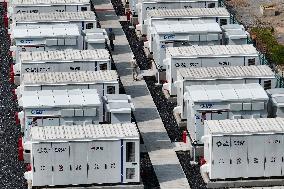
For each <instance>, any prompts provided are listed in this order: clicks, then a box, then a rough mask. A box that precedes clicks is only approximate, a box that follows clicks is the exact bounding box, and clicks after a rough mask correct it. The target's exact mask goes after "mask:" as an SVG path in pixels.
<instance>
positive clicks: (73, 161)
mask: <svg viewBox="0 0 284 189" xmlns="http://www.w3.org/2000/svg"><path fill="white" fill-rule="evenodd" d="M87 145H88V143H86V142H78V141H76V142H70V143H69V146H70V170H71V177H70V180H72V184H87V176H88V175H87V172H88V170H87V157H88V151H87V148H88V146H87Z"/></svg>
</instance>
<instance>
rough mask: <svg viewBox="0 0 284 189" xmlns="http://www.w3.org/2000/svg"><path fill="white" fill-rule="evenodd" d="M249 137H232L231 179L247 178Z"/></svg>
mask: <svg viewBox="0 0 284 189" xmlns="http://www.w3.org/2000/svg"><path fill="white" fill-rule="evenodd" d="M247 150H248V141H247V136H245V135H244V136H231V154H230V156H231V163H232V164H231V171H230V178H240V177H247V167H248V161H247V159H248V156H247Z"/></svg>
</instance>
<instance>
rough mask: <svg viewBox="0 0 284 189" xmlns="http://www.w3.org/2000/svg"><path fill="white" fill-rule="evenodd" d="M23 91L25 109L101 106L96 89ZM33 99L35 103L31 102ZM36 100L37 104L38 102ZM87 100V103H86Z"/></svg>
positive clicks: (22, 100) (22, 99) (22, 98)
mask: <svg viewBox="0 0 284 189" xmlns="http://www.w3.org/2000/svg"><path fill="white" fill-rule="evenodd" d="M32 92H33V94H31V93H30V91H23V92H22V97H21V99H20V100H21V102H22V104H23V107H24V108H36V107H66V106H98V105H100V104H101V101H100V97H99V95H98V93H97V90H96V89H72V90H44V91H32ZM32 99H33V102H32V101H31V100H32ZM36 99H38V100H37V102H36ZM85 99H86V100H87V101H85Z"/></svg>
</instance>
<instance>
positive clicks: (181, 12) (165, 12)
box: [142, 7, 230, 35]
mask: <svg viewBox="0 0 284 189" xmlns="http://www.w3.org/2000/svg"><path fill="white" fill-rule="evenodd" d="M193 19H202V20H214V21H217V23H219V25H220V26H222V25H226V24H229V23H230V13H229V12H228V11H227V9H226V8H223V7H220V8H211V9H208V8H191V9H154V10H150V11H148V13H147V20H145V21H144V25H143V26H142V34H146V35H148V34H150V33H151V32H150V31H151V28H152V27H153V25H155V24H157V23H159V24H161V23H165V22H167V21H171V22H172V21H189V20H193Z"/></svg>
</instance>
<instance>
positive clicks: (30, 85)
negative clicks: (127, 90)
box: [16, 70, 119, 98]
mask: <svg viewBox="0 0 284 189" xmlns="http://www.w3.org/2000/svg"><path fill="white" fill-rule="evenodd" d="M71 89H96V90H97V92H98V94H99V96H101V97H102V96H105V95H107V94H119V80H118V75H117V72H116V71H115V70H104V71H78V72H45V73H25V74H23V80H22V83H21V85H20V86H19V87H18V88H17V90H16V93H17V96H18V98H20V97H21V96H22V93H23V91H39V90H71Z"/></svg>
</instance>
